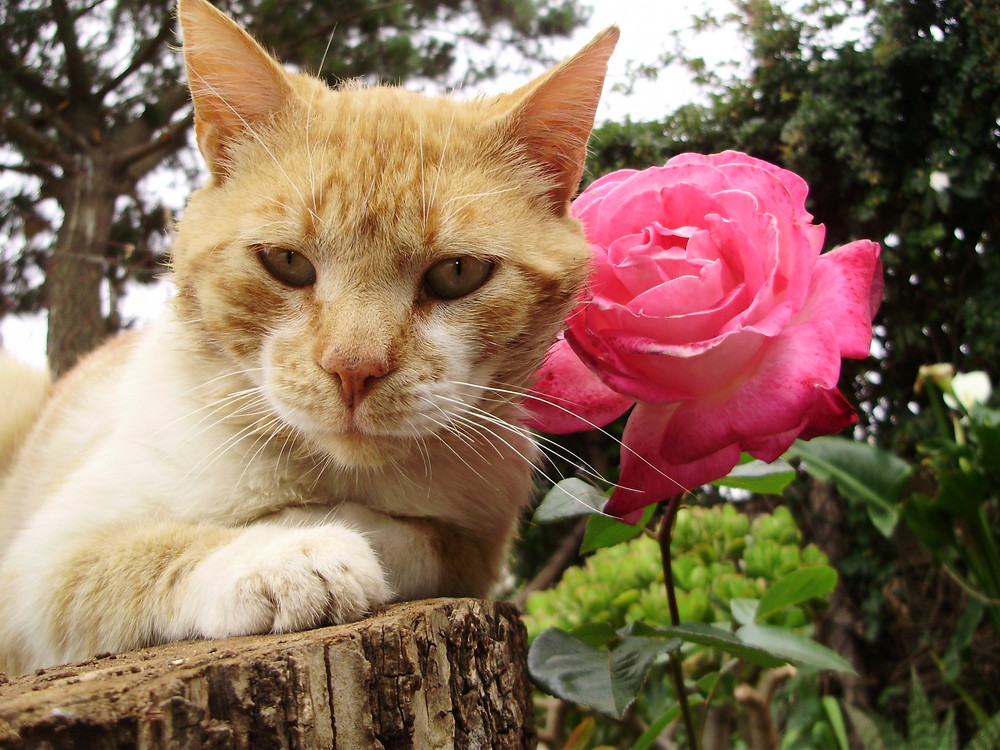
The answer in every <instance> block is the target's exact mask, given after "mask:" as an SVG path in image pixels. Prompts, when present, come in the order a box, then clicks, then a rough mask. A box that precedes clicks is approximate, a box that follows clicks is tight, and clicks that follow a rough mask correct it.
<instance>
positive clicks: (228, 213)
mask: <svg viewBox="0 0 1000 750" xmlns="http://www.w3.org/2000/svg"><path fill="white" fill-rule="evenodd" d="M178 18H179V22H180V27H181V32H182V37H183V55H184V60H185V65H186V70H187V75H188V81H189V86H190V89H191V95H192V99H193V102H194V112H195V121H196V122H195V125H196V128H195V131H196V135H197V142H198V146H199V149H200V151H201V154H202V156H203V157H204V159H205V161H206V163H207V166H208V168H209V172H210V177H209V179H208V181H207V184H206V186H205V187H203V188H202V189H200V190H197V191H195V192H194V193H193V194H192V196H191V197H190V199H189V202H188V204H187V207H186V209H185V211H184V215H183V218H182V219H181V220H180V221H179V223H178V226H177V229H176V236H175V237H174V240H173V245H172V251H171V262H170V274H169V276H170V279H171V281H172V283H173V285H174V286H175V288H176V294H175V295H174V297H173V298H172V300H171V302H170V304H169V307H168V309H167V311H166V312H165V314H164V315H163V317H162V318H161V319H159V320H157V321H155V322H154V323H152V324H151V325H150V326H148V327H147V328H145V329H143V330H141V331H139V332H130V333H126V334H124V335H121V336H119V337H117V338H114V339H112V340H111V341H110V342H108V343H106V344H105V345H104V346H103V347H102V348H100V349H98V350H97V351H96V352H95V353H92V354H90V355H88V356H87V357H85V358H84V359H83V360H82V361H81V362H80V363H79V364H78V365H77V366H76V367H75V368H74V369H73V370H72V371H70V372H69V373H68V374H67V375H66V376H64V377H63V378H61V379H60V380H59V381H57V382H56V383H55V384H54V387H53V389H52V393H51V395H50V396H48V397H47V398H44V397H43V394H44V393H45V389H46V387H47V386H46V383H45V382H44V379H42V378H40V377H39V378H35V381H34V382H31V379H30V378H26V377H25V376H24V373H23V371H18V374H17V375H16V377H15V376H10V375H8V376H4V375H0V377H4V378H5V380H4V381H3V386H2V387H3V388H4V391H5V393H11V392H14V391H16V392H17V393H23V394H29V395H25V396H24V397H23V399H20V400H16V401H15V405H14V406H13V407H11V408H12V409H13V411H12V414H14V416H15V417H16V419H14V418H13V417H12V418H11V419H10V421H9V422H8V423H7V424H6V425H4V426H3V427H2V428H0V450H2V451H4V454H5V455H3V456H0V470H2V471H5V476H3V477H2V482H3V484H2V487H0V514H2V515H0V518H2V519H3V521H2V526H0V554H2V558H0V670H4V671H7V672H12V673H13V672H23V671H26V670H31V669H35V668H38V667H43V666H48V665H53V664H57V663H65V662H68V661H72V660H79V659H84V658H87V657H90V656H92V655H93V654H95V653H97V652H102V651H122V650H128V649H133V648H137V647H143V646H149V645H155V644H160V643H164V642H169V641H172V640H177V639H186V638H218V637H226V636H233V635H240V634H251V633H265V632H285V631H293V630H302V629H308V628H311V627H315V626H319V625H323V624H328V623H342V622H347V621H352V620H356V619H359V618H361V617H363V616H364V615H365V614H366V613H368V612H370V611H371V610H372V609H373V608H376V607H379V606H381V605H383V604H386V603H389V602H393V601H398V600H407V599H417V598H423V597H430V596H484V595H487V594H488V592H489V591H490V588H491V585H492V584H493V583H494V582H495V580H496V579H497V577H498V574H499V572H500V570H501V568H502V564H503V562H504V558H505V555H506V554H507V551H508V547H509V544H510V543H511V539H512V536H513V533H514V527H515V523H516V521H517V520H518V515H519V512H520V510H521V509H522V508H523V507H524V505H525V504H526V503H527V502H528V501H529V499H530V497H531V494H532V476H533V471H534V469H533V465H534V464H535V462H536V460H537V458H538V451H537V447H536V444H535V442H534V441H533V439H532V438H531V436H530V435H529V433H528V432H527V431H526V430H525V429H524V428H523V427H521V425H520V420H521V418H522V405H521V397H522V394H523V393H524V392H525V391H526V389H527V388H529V387H530V385H531V381H532V375H533V373H534V372H535V371H536V368H537V367H538V365H539V364H540V362H541V360H542V358H543V356H544V354H545V352H546V350H547V348H548V347H549V345H550V344H551V342H552V341H553V340H554V339H555V337H556V336H557V334H558V332H559V330H560V327H561V325H562V322H563V320H564V318H565V315H566V314H567V312H568V310H569V309H570V307H571V306H572V304H573V302H574V300H575V298H576V297H577V295H578V292H579V289H580V287H581V285H582V284H583V283H584V281H585V279H586V276H587V273H588V270H589V267H588V260H589V257H590V254H589V250H588V245H587V242H586V240H585V237H584V234H583V231H582V228H581V227H580V225H579V223H578V222H577V221H576V220H575V219H574V218H572V217H571V216H570V214H569V201H570V200H571V199H572V197H573V196H574V194H575V191H576V189H577V187H578V183H579V180H580V177H581V174H582V170H583V162H584V158H585V155H586V143H587V139H588V138H589V135H590V131H591V129H592V127H593V122H594V117H595V112H596V107H597V102H598V99H599V97H600V94H601V89H602V86H603V82H604V77H605V74H606V68H607V61H608V58H609V56H610V54H611V52H612V50H613V48H614V46H615V43H616V41H617V38H618V31H617V29H616V28H615V27H611V28H609V29H608V30H606V31H605V32H603V33H602V34H599V35H598V36H597V37H596V38H595V39H594V40H593V41H592V42H591V43H590V44H589V45H588V46H586V47H585V48H584V49H583V50H581V51H580V52H579V53H577V54H576V55H575V56H573V57H572V58H570V59H568V60H566V61H565V62H563V63H561V64H560V65H557V66H556V67H554V68H552V69H551V70H549V71H548V72H546V73H544V74H543V75H541V76H540V77H538V78H536V79H535V80H533V81H531V82H530V83H528V84H527V85H525V86H523V87H522V88H520V89H518V90H517V91H514V92H513V93H509V94H504V95H499V96H496V97H494V98H486V99H478V100H474V101H464V102H463V101H456V100H452V99H448V98H433V97H426V96H422V95H420V94H416V93H412V92H408V91H405V90H403V89H400V88H395V87H389V86H373V87H364V86H360V85H355V84H347V85H345V86H342V87H340V88H339V89H330V88H328V87H327V86H326V85H325V84H323V83H322V82H321V81H320V80H318V79H316V78H313V77H311V76H307V75H302V74H297V73H291V72H287V71H286V70H285V69H284V68H282V67H281V65H280V64H279V63H278V62H277V61H275V60H274V59H273V58H272V57H271V56H270V55H269V54H268V53H267V52H266V51H265V50H264V49H263V48H262V47H261V46H260V45H259V44H258V43H257V42H256V41H255V40H254V39H253V38H252V37H251V36H250V35H249V34H247V33H246V32H245V31H243V30H242V29H241V28H240V27H238V26H237V25H236V24H235V23H234V22H233V21H232V20H230V19H229V18H228V17H227V16H225V15H224V14H223V13H221V12H220V11H218V10H217V9H216V8H214V7H213V6H212V5H211V4H210V3H209V2H208V1H207V0H180V2H179V5H178ZM8 369H9V368H8ZM3 371H4V370H3V368H0V372H3ZM12 383H17V386H16V387H13V386H11V384H12ZM9 387H10V388H11V390H8V388H9ZM34 393H37V394H38V395H30V394H34ZM26 424H30V425H31V426H30V429H28V428H25V427H24V425H26ZM17 425H21V426H20V427H18V426H17ZM4 467H6V468H4Z"/></svg>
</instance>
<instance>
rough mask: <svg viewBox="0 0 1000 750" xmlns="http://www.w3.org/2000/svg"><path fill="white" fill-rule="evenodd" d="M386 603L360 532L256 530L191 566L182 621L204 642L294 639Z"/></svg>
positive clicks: (338, 529)
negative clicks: (255, 636)
mask: <svg viewBox="0 0 1000 750" xmlns="http://www.w3.org/2000/svg"><path fill="white" fill-rule="evenodd" d="M391 597H392V591H391V590H390V588H389V586H388V584H387V583H386V581H385V576H384V574H383V572H382V567H381V565H380V564H379V560H378V557H377V556H376V554H375V552H374V551H373V550H372V548H371V547H370V546H369V544H368V542H367V541H365V538H364V537H363V536H362V535H361V534H359V533H358V532H356V531H352V530H350V529H346V528H343V527H340V526H320V527H314V528H301V529H287V528H279V527H274V526H258V527H250V528H248V529H246V530H245V531H242V532H241V533H240V535H239V536H238V537H236V539H234V540H233V541H232V542H230V543H229V544H226V545H223V546H222V547H219V548H218V549H216V550H214V551H213V552H212V553H211V554H209V555H208V556H207V557H206V558H205V559H204V560H202V561H201V562H200V563H198V564H197V565H196V566H195V567H194V569H193V570H192V571H191V574H190V577H189V578H188V582H187V586H186V589H185V591H184V593H183V596H182V603H181V607H180V613H179V620H180V623H181V627H182V629H183V630H185V631H187V635H192V636H197V637H202V638H222V637H227V636H233V635H248V634H251V633H268V632H274V633H281V632H293V631H298V630H307V629H309V628H313V627H318V626H320V625H329V624H337V623H342V622H351V621H353V620H358V619H360V618H361V617H364V615H365V614H366V613H368V612H369V611H370V610H371V609H372V608H373V607H376V606H378V605H380V604H384V603H385V602H387V601H389V599H390V598H391Z"/></svg>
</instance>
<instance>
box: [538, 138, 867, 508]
mask: <svg viewBox="0 0 1000 750" xmlns="http://www.w3.org/2000/svg"><path fill="white" fill-rule="evenodd" d="M807 190H808V188H807V186H806V183H805V182H804V181H803V180H802V179H801V178H800V177H798V176H797V175H795V174H793V173H792V172H789V171H787V170H784V169H781V168H779V167H776V166H774V165H773V164H769V163H767V162H765V161H761V160H759V159H755V158H753V157H750V156H747V155H746V154H742V153H737V152H733V151H727V152H725V153H722V154H713V155H711V156H703V155H699V154H683V155H681V156H677V157H675V158H673V159H671V160H670V161H668V162H667V163H666V165H664V166H663V167H659V168H651V169H647V170H644V171H642V172H637V171H635V170H622V171H619V172H615V173H613V174H610V175H607V176H606V177H603V178H601V179H600V180H598V181H597V182H595V183H594V184H593V185H591V186H590V187H589V188H588V189H587V190H585V191H584V192H583V194H581V195H580V197H579V198H577V200H576V201H575V202H574V204H573V214H574V215H575V216H576V217H577V218H578V219H580V221H581V222H582V223H583V226H584V228H585V229H586V231H587V235H588V238H589V240H590V243H591V246H592V248H593V252H594V270H593V273H592V276H591V281H590V284H589V287H588V289H587V290H586V292H585V294H584V299H583V300H582V301H581V304H580V305H579V306H578V307H577V308H576V309H575V310H574V312H573V313H572V314H571V315H570V318H569V321H568V329H567V331H566V335H565V339H564V340H563V339H561V340H560V341H558V342H557V343H556V345H555V346H554V347H553V348H552V350H551V351H550V353H549V357H548V358H547V360H546V362H545V364H544V365H543V366H542V368H541V370H540V371H539V376H538V380H537V383H536V386H535V391H534V393H535V394H536V395H537V396H539V398H540V399H542V400H538V401H536V400H534V399H531V398H529V399H528V405H529V408H530V409H531V411H532V412H533V414H534V419H533V424H532V426H533V427H535V428H536V429H540V430H543V431H546V432H575V431H578V430H584V429H588V428H590V427H593V426H595V425H597V426H603V425H605V424H607V423H608V422H610V421H612V420H613V419H615V418H617V417H618V416H620V415H621V414H623V413H624V412H625V411H626V410H627V409H628V408H629V407H630V406H632V405H633V404H634V405H635V408H634V409H633V411H632V413H631V414H630V415H629V419H628V423H627V425H626V427H625V435H624V439H623V443H624V445H625V448H624V449H623V450H622V457H621V480H620V484H621V485H622V486H621V487H620V488H618V489H617V490H616V491H615V493H614V495H613V496H612V498H611V500H610V501H609V503H608V505H607V507H606V508H605V511H606V512H608V513H612V514H615V515H619V516H630V515H631V514H633V512H634V511H635V510H637V509H638V508H641V507H642V506H644V505H648V504H650V503H653V502H658V501H660V500H664V499H666V498H668V497H670V496H673V495H675V494H677V493H678V492H680V491H683V490H687V489H692V488H694V487H698V486H700V485H702V484H704V483H706V482H709V481H712V480H714V479H718V478H720V477H723V476H725V475H726V474H727V473H729V471H730V470H731V469H732V468H733V467H734V466H735V465H736V463H737V461H738V460H739V457H740V452H741V451H745V452H747V453H750V454H751V455H753V456H755V457H757V458H760V459H763V460H765V461H773V460H774V459H776V458H778V456H780V455H781V454H782V453H784V452H785V450H786V449H787V448H788V447H789V446H790V445H791V444H792V442H793V441H794V440H795V439H796V438H809V437H814V436H816V435H822V434H830V433H835V432H839V431H840V430H842V429H843V428H845V427H847V426H848V425H850V424H852V423H853V422H854V420H855V419H856V416H855V414H854V411H853V409H852V408H851V406H850V404H848V402H847V400H846V399H845V398H844V397H843V396H842V395H841V393H840V392H839V391H838V390H837V380H838V377H839V375H840V360H841V358H842V357H851V358H863V357H867V356H868V353H869V347H870V344H871V338H872V326H871V322H872V316H873V315H874V314H875V311H876V309H877V307H878V304H879V301H880V299H881V295H882V270H881V264H880V261H879V246H878V245H877V244H876V243H873V242H870V241H868V240H860V241H857V242H852V243H850V244H848V245H844V246H843V247H840V248H837V249H836V250H834V251H832V252H829V253H826V254H825V255H820V251H821V250H822V245H823V238H824V233H825V230H824V228H823V227H822V226H821V225H815V224H813V223H812V216H811V215H810V214H809V213H808V212H807V211H806V210H805V205H804V204H805V198H806V193H807Z"/></svg>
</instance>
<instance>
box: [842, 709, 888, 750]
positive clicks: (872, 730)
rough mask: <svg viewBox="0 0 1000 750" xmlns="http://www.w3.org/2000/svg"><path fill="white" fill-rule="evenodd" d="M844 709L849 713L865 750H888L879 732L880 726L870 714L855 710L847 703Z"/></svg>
mask: <svg viewBox="0 0 1000 750" xmlns="http://www.w3.org/2000/svg"><path fill="white" fill-rule="evenodd" d="M844 709H845V710H846V711H847V715H848V716H850V717H851V724H853V725H854V731H855V732H857V734H858V737H859V738H860V739H861V745H862V746H863V747H864V749H865V750H886V746H885V740H884V739H882V733H881V732H880V731H879V728H878V725H877V724H876V723H875V722H874V721H872V719H871V717H869V716H868V714H866V713H865V712H864V711H862V710H861V709H860V708H855V707H854V706H852V705H851V704H850V703H845V704H844Z"/></svg>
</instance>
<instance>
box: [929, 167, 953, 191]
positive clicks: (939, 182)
mask: <svg viewBox="0 0 1000 750" xmlns="http://www.w3.org/2000/svg"><path fill="white" fill-rule="evenodd" d="M930 182H931V190H934V191H935V192H938V193H943V192H944V191H945V190H947V189H948V188H950V187H951V178H950V177H949V176H948V173H947V172H941V171H940V170H935V171H933V172H931V180H930Z"/></svg>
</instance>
